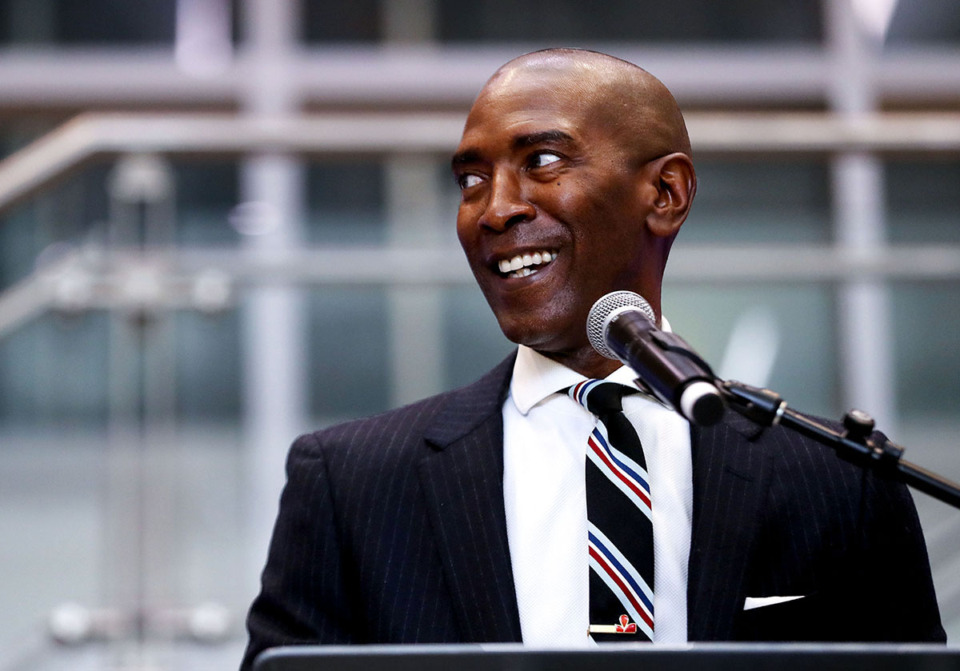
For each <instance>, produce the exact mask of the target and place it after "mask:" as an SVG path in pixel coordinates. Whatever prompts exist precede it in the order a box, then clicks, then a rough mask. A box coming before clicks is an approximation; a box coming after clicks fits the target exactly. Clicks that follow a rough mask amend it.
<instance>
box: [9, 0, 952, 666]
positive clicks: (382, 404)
mask: <svg viewBox="0 0 960 671" xmlns="http://www.w3.org/2000/svg"><path fill="white" fill-rule="evenodd" d="M601 7H602V8H601ZM546 46H581V47H588V48H594V49H599V50H603V51H607V52H609V53H612V54H615V55H617V56H621V57H623V58H626V59H628V60H631V61H633V62H635V63H637V64H639V65H642V66H644V67H645V68H647V69H648V70H650V71H651V72H653V73H654V74H656V75H657V76H658V77H660V78H661V79H662V80H663V81H664V82H665V83H666V84H667V86H668V87H669V88H670V89H671V90H673V91H674V93H675V94H676V96H677V98H678V99H679V101H680V103H681V106H682V107H683V108H684V110H685V111H686V113H687V116H688V123H689V127H690V132H691V136H692V139H693V144H694V148H695V154H696V155H695V161H696V164H697V170H698V174H699V179H700V186H699V193H698V196H697V201H696V203H695V204H694V209H693V213H692V215H691V217H690V219H689V220H688V222H687V224H685V226H684V230H683V232H682V233H681V235H680V238H679V241H678V243H677V244H676V246H675V247H674V253H673V256H672V259H671V263H670V265H669V266H668V269H667V282H666V287H665V295H664V310H665V313H666V315H667V316H668V318H669V319H670V321H671V323H672V325H673V328H674V329H675V330H676V331H677V332H678V333H680V334H681V335H683V336H684V337H685V338H686V339H687V340H689V341H690V342H691V343H692V344H693V345H694V346H695V347H696V348H697V349H698V350H699V351H700V353H701V354H702V355H704V357H705V358H706V359H707V360H709V361H710V362H711V363H713V364H714V366H715V367H717V368H718V369H719V372H720V373H721V374H722V375H723V376H725V377H736V378H738V379H742V380H744V381H746V382H750V383H754V384H761V385H768V386H770V387H771V388H773V389H775V390H776V391H778V392H780V393H781V394H782V395H783V396H784V398H786V399H787V400H788V401H789V402H790V404H791V406H792V407H794V408H796V409H800V410H804V411H808V412H812V413H818V414H822V415H826V416H829V417H835V418H838V417H840V416H841V415H842V414H843V413H844V412H845V411H846V410H847V409H849V408H851V407H859V408H863V409H864V410H867V411H869V412H870V413H872V414H873V415H874V416H875V417H877V419H878V423H879V426H880V428H882V429H884V430H885V431H886V432H887V433H888V434H889V435H890V436H891V437H892V438H893V439H894V440H895V441H896V442H898V443H900V444H902V445H904V446H907V447H908V448H909V449H908V452H907V458H908V459H910V460H911V461H913V462H915V463H918V464H921V465H923V466H926V467H927V468H930V469H932V470H934V471H938V472H940V473H942V474H944V475H945V476H947V477H949V478H951V479H953V480H958V479H960V451H958V449H957V443H958V439H960V308H958V304H960V188H958V185H960V116H958V112H960V3H957V2H955V1H954V0H900V1H898V0H822V1H820V2H816V1H812V0H780V1H779V2H768V3H757V2H754V1H753V0H727V1H726V2H715V1H714V0H673V1H672V2H670V3H660V2H653V1H652V0H607V2H605V3H602V6H601V5H594V4H592V3H585V2H579V1H577V0H549V1H548V0H525V1H517V0H475V1H474V2H469V3H463V2H453V1H452V0H351V1H350V2H345V1H334V0H137V2H130V1H129V0H0V539H2V541H0V671H14V670H16V671H20V670H26V669H30V670H33V669H51V670H54V669H103V668H111V669H230V668H235V666H236V665H237V663H238V662H239V657H240V654H241V651H242V648H243V645H244V637H245V633H244V629H243V618H244V615H245V611H246V608H247V606H248V604H249V602H250V601H251V600H252V598H253V597H254V595H255V593H256V591H257V589H258V575H259V571H260V568H261V567H262V563H263V561H264V559H265V554H266V544H267V541H268V538H269V534H270V529H271V526H272V523H273V519H274V516H275V514H276V506H277V498H278V495H279V491H280V488H281V487H282V484H283V462H284V457H285V453H286V450H287V448H288V446H289V444H290V443H291V441H292V440H293V438H294V437H295V436H296V435H298V434H299V433H301V432H304V431H308V430H312V429H315V428H318V427H322V426H326V425H329V424H330V423H333V422H336V421H340V420H343V419H347V418H350V417H355V416H359V415H365V414H369V413H374V412H378V411H381V410H384V409H387V408H390V407H393V406H396V405H398V404H401V403H406V402H409V401H412V400H416V399H418V398H421V397H423V396H426V395H428V394H432V393H435V392H438V391H441V390H445V389H449V388H452V387H454V386H457V385H460V384H464V383H467V382H469V381H471V380H473V379H474V378H475V377H476V376H478V375H479V374H481V373H482V372H484V371H486V370H487V369H488V368H489V367H491V366H492V365H493V364H495V363H497V362H498V361H499V360H500V359H501V358H502V357H504V356H505V355H506V354H507V353H508V352H509V351H510V350H511V348H512V345H511V344H510V343H509V342H507V341H506V340H505V339H504V338H503V336H502V335H501V334H500V332H499V330H498V328H497V326H496V322H495V321H494V319H493V317H492V315H491V314H490V313H489V310H488V309H487V306H486V304H485V302H484V300H483V298H482V296H481V294H480V292H479V290H478V289H476V287H475V286H474V285H473V281H472V278H471V276H470V273H469V270H468V268H467V266H466V262H465V261H464V260H463V258H462V254H461V252H460V249H459V246H458V244H457V241H456V236H455V231H454V221H455V212H456V207H457V200H458V193H457V189H456V186H455V184H454V182H453V180H452V178H451V177H450V175H449V169H448V161H449V155H450V154H451V152H452V150H453V149H454V148H455V146H456V144H457V141H458V138H459V132H460V129H461V126H462V123H463V119H464V116H465V113H466V111H467V109H468V108H469V105H470V103H471V101H472V98H473V96H474V95H475V94H476V92H477V91H478V89H479V88H480V86H481V85H482V84H483V82H484V81H485V79H486V78H487V77H488V76H489V75H490V74H492V72H493V71H494V70H495V69H496V68H497V67H498V66H499V65H500V64H502V63H503V62H504V61H506V60H508V59H509V58H512V57H513V56H516V55H518V54H520V53H523V52H527V51H530V50H533V49H537V48H541V47H546ZM915 498H916V500H917V504H918V508H919V509H920V512H921V516H922V519H923V524H924V528H925V532H926V535H927V540H928V545H929V549H930V554H931V560H932V564H933V569H934V574H935V580H936V583H937V588H938V592H939V599H940V606H941V610H942V614H943V617H944V621H945V625H946V626H947V629H948V632H949V633H950V635H951V637H952V640H953V641H957V640H960V512H958V511H956V510H953V509H951V508H948V507H947V506H946V505H945V504H942V503H939V502H938V501H935V500H933V499H932V498H930V497H928V496H926V495H923V494H919V493H917V494H915ZM878 588H879V586H878Z"/></svg>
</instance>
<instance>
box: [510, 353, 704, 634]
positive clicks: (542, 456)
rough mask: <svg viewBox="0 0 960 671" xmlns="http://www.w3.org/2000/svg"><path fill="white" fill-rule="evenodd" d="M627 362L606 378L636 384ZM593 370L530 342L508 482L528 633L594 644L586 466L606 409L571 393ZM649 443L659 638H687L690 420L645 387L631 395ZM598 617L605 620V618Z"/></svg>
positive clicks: (516, 391)
mask: <svg viewBox="0 0 960 671" xmlns="http://www.w3.org/2000/svg"><path fill="white" fill-rule="evenodd" d="M635 377H636V376H635V375H634V374H633V371H631V370H630V369H629V368H627V367H621V368H620V369H618V370H617V371H615V372H614V373H612V374H611V375H610V376H608V377H607V378H606V379H608V380H611V381H615V382H620V383H622V384H627V385H632V384H633V379H634V378H635ZM583 379H585V378H584V377H583V376H582V375H580V374H579V373H576V372H574V371H572V370H570V369H569V368H566V367H565V366H563V365H561V364H558V363H556V362H554V361H551V360H550V359H548V358H546V357H544V356H542V355H541V354H538V353H537V352H535V351H533V350H532V349H529V348H527V347H523V346H521V347H520V349H519V352H518V354H517V361H516V364H515V365H514V369H513V379H512V381H511V383H510V393H509V395H508V396H507V400H506V401H505V402H504V404H503V432H504V445H503V447H504V473H503V489H504V503H505V507H506V516H507V537H508V540H509V544H510V559H511V562H512V565H513V578H514V583H515V587H516V591H517V603H518V606H519V609H520V626H521V631H522V633H523V641H524V643H525V644H527V645H532V646H538V647H558V646H560V647H574V646H581V645H583V646H586V645H593V642H592V639H590V638H589V637H588V636H587V627H588V625H589V624H590V622H589V621H588V619H589V617H588V610H589V591H588V584H589V566H588V563H587V504H586V491H585V486H584V468H585V459H586V446H587V437H588V436H589V434H590V432H591V431H592V430H593V428H594V426H595V424H596V418H595V417H594V416H593V415H592V414H591V413H589V412H588V411H587V410H586V409H584V408H583V407H582V406H580V405H579V404H578V403H577V402H576V401H574V400H573V399H571V398H570V397H568V396H567V395H566V394H560V393H557V392H559V391H561V390H564V389H566V388H567V387H570V386H571V385H574V384H576V383H578V382H580V381H581V380H583ZM623 410H624V414H625V415H626V416H627V418H628V419H629V420H630V422H631V423H632V424H633V426H634V428H635V429H636V430H637V434H638V435H639V437H640V442H641V443H642V444H643V451H644V457H645V459H646V462H647V472H648V474H649V476H650V489H651V500H652V503H653V536H654V621H655V625H654V627H655V630H654V642H655V643H673V644H676V643H684V642H686V640H687V562H688V559H689V555H690V533H691V519H692V511H693V480H692V477H693V476H692V459H691V454H690V425H689V424H688V422H687V421H686V420H685V419H683V417H681V416H680V415H679V414H677V413H676V412H674V411H673V410H672V409H668V408H666V407H664V406H663V405H661V404H659V403H658V402H656V401H654V400H651V399H649V398H648V397H645V396H641V395H639V394H638V395H633V396H628V397H626V398H624V399H623ZM595 624H596V623H595Z"/></svg>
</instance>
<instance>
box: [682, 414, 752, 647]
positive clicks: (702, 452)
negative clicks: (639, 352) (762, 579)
mask: <svg viewBox="0 0 960 671" xmlns="http://www.w3.org/2000/svg"><path fill="white" fill-rule="evenodd" d="M761 432H762V431H761V430H759V429H758V428H757V427H756V425H754V424H752V423H751V422H749V421H748V420H746V419H744V418H743V417H741V416H739V415H734V414H733V413H730V415H728V418H727V420H726V422H725V423H723V424H720V425H717V426H714V427H709V428H700V427H694V428H693V430H692V446H693V530H692V537H691V547H690V564H689V575H688V584H687V630H688V635H689V638H690V640H691V641H722V640H731V639H732V636H733V628H734V623H735V619H736V617H737V616H738V614H739V612H740V610H741V609H742V608H743V597H744V589H745V587H744V581H745V578H746V574H747V566H748V562H749V558H750V554H751V551H752V549H753V541H754V537H755V535H756V531H757V521H758V519H759V514H758V513H759V510H758V508H759V506H760V504H761V502H762V497H763V494H764V492H765V491H766V483H767V478H768V475H769V470H770V469H769V457H768V454H767V451H766V450H764V449H763V448H762V447H761V446H759V445H756V444H754V442H753V441H754V440H756V439H757V438H758V437H759V435H760V434H761Z"/></svg>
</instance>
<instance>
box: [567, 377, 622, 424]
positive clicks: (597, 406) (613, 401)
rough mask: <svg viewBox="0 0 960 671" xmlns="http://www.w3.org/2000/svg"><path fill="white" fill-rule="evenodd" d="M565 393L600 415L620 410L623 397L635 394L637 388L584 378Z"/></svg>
mask: <svg viewBox="0 0 960 671" xmlns="http://www.w3.org/2000/svg"><path fill="white" fill-rule="evenodd" d="M567 393H568V394H569V395H570V398H572V399H573V400H574V401H576V402H577V403H579V404H580V405H582V406H583V407H584V408H586V409H587V410H589V411H590V412H592V413H593V414H594V415H597V416H600V415H605V414H607V413H610V412H621V411H622V410H623V404H622V399H623V397H624V396H629V395H630V394H636V393H637V390H636V389H633V388H632V387H628V386H626V385H624V384H618V383H616V382H606V381H604V380H584V381H583V382H581V383H579V384H575V385H573V386H572V387H570V388H569V389H568V390H567Z"/></svg>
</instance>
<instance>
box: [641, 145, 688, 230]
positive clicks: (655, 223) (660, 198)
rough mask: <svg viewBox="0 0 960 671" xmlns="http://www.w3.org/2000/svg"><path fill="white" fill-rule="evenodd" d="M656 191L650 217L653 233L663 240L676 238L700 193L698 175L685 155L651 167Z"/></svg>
mask: <svg viewBox="0 0 960 671" xmlns="http://www.w3.org/2000/svg"><path fill="white" fill-rule="evenodd" d="M648 167H649V168H650V172H649V173H648V175H649V176H650V179H651V182H652V183H653V184H652V185H653V186H654V188H655V189H656V197H655V199H654V201H653V203H652V205H653V209H652V210H651V212H650V215H649V216H648V217H647V225H648V226H649V228H650V232H652V233H653V234H654V235H657V236H660V237H673V236H675V235H676V234H677V232H678V231H679V230H680V226H681V225H682V224H683V222H684V221H685V220H686V218H687V214H689V212H690V206H691V205H692V204H693V196H694V194H696V192H697V173H696V172H695V171H694V169H693V161H691V160H690V157H689V156H687V155H686V154H683V153H680V152H677V153H674V154H667V155H666V156H662V157H660V158H658V159H657V160H655V161H653V162H652V163H650V164H649V166H648Z"/></svg>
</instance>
